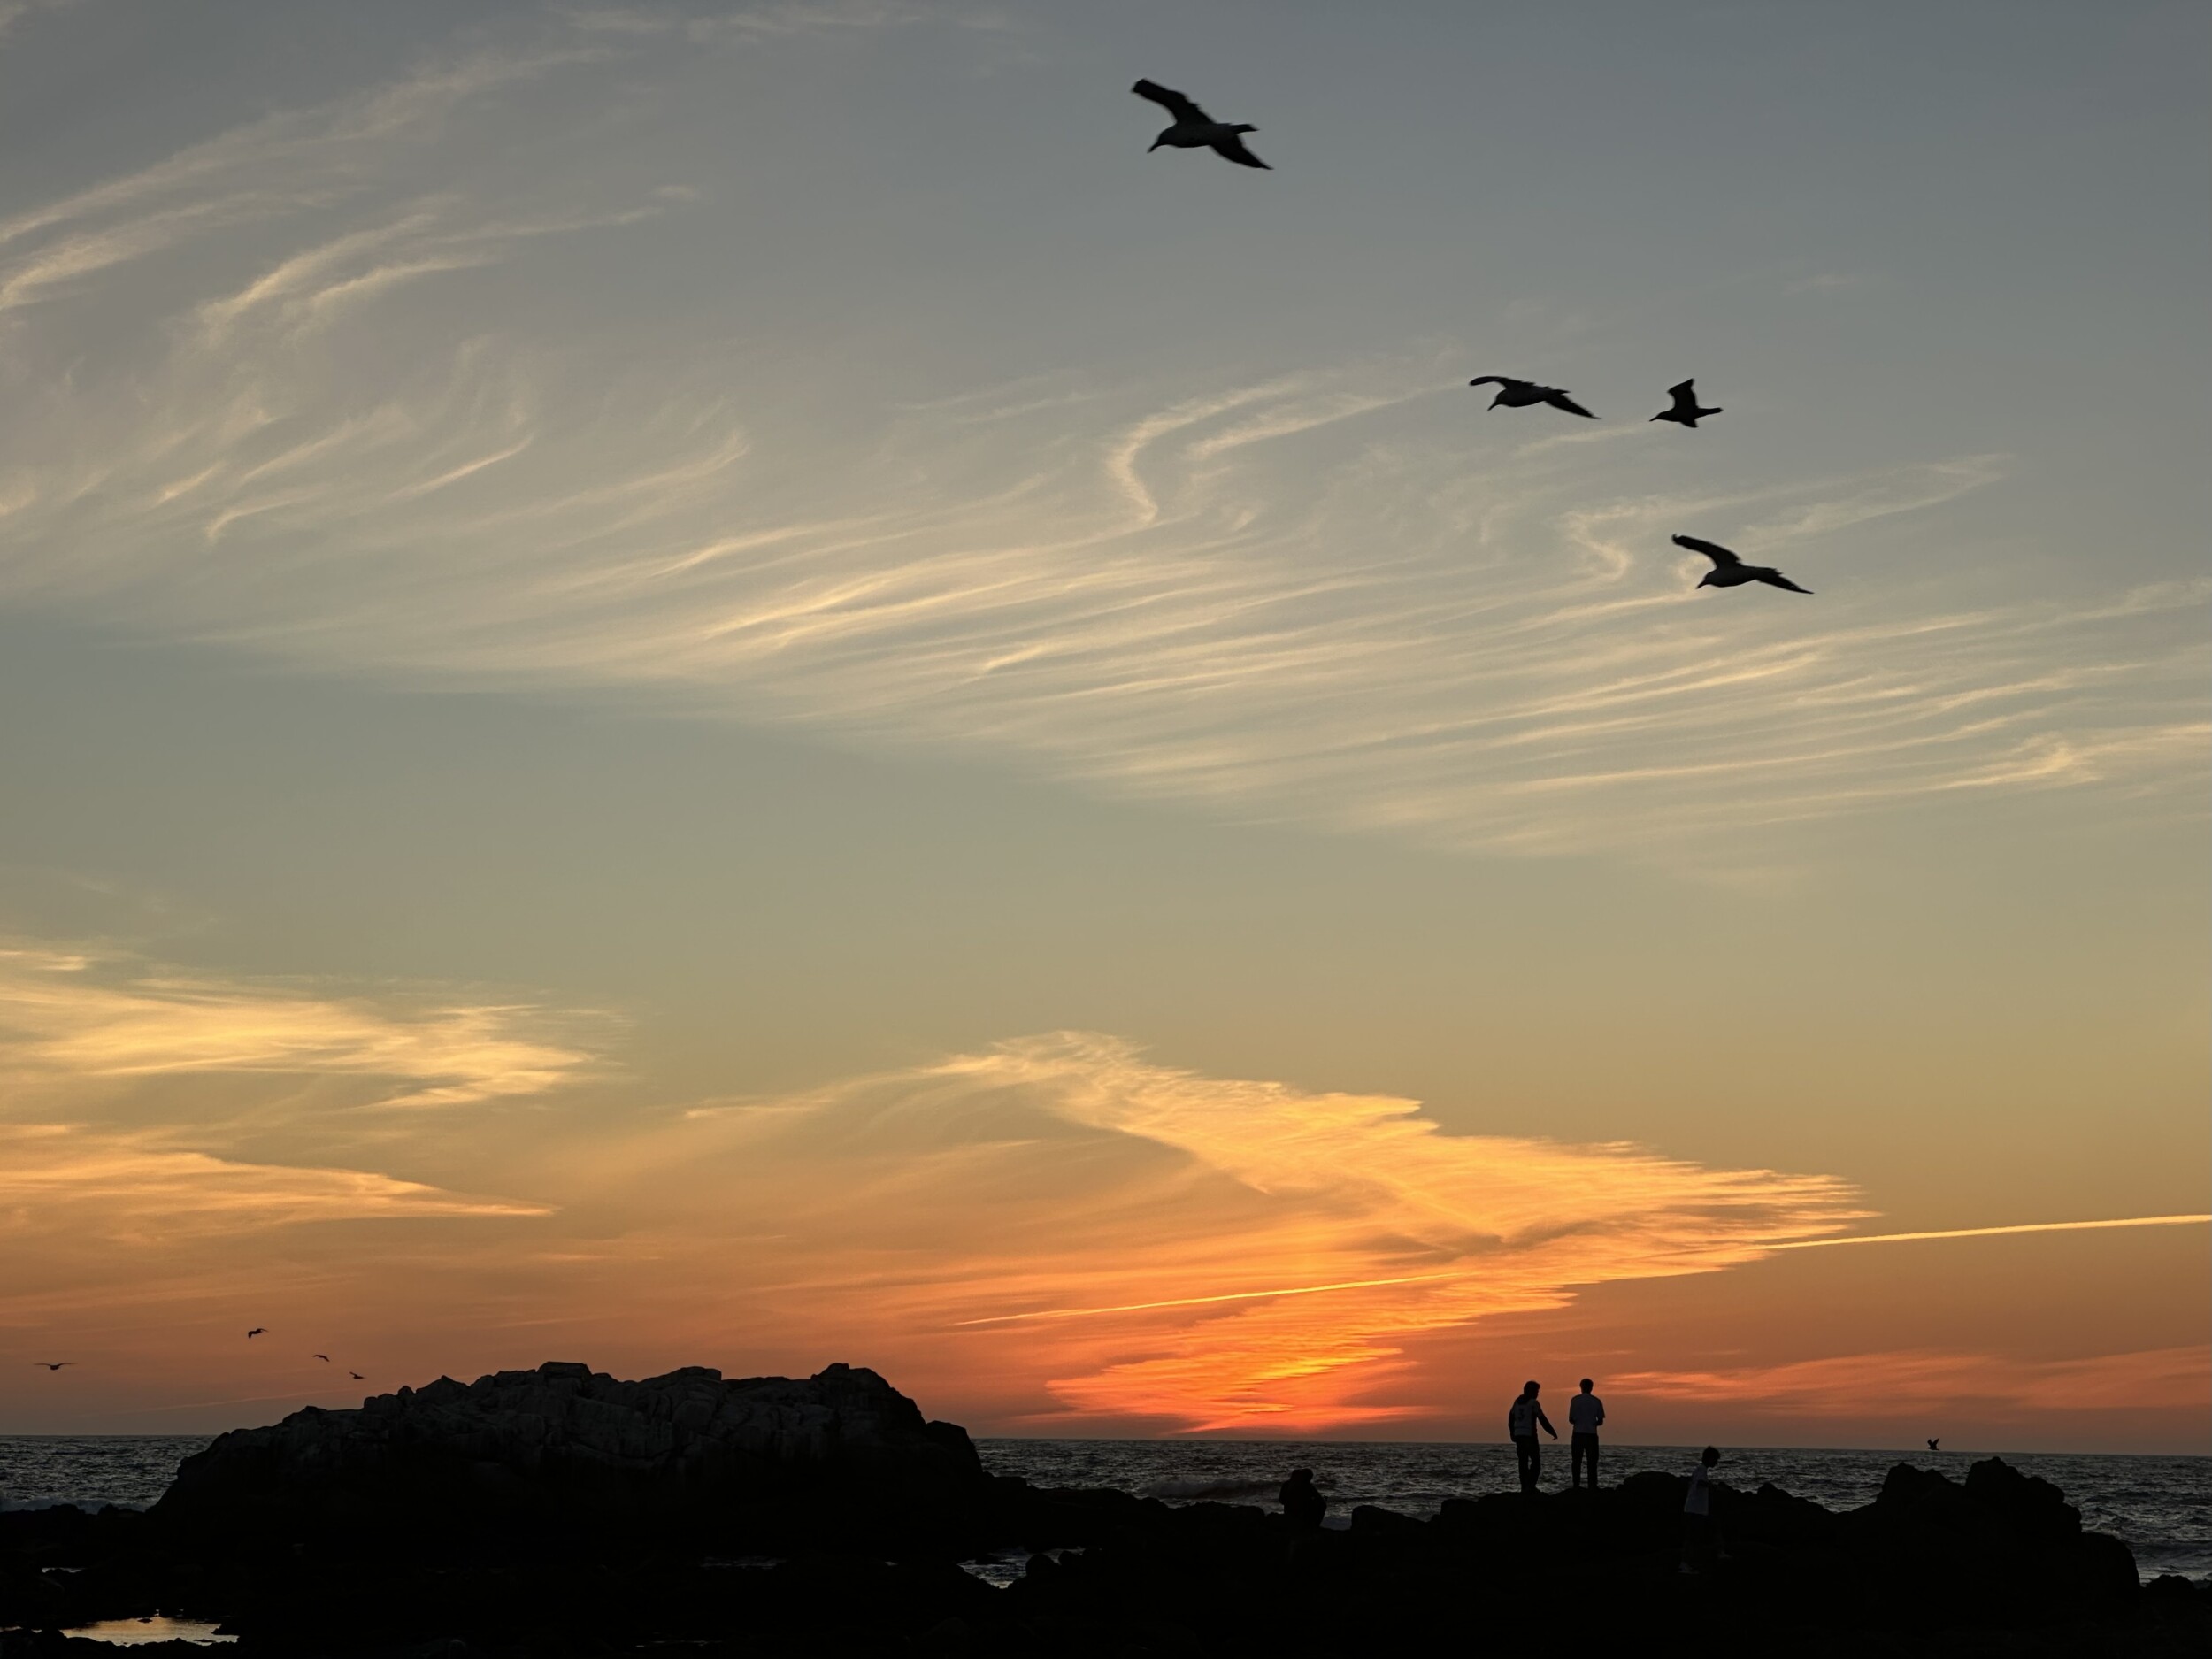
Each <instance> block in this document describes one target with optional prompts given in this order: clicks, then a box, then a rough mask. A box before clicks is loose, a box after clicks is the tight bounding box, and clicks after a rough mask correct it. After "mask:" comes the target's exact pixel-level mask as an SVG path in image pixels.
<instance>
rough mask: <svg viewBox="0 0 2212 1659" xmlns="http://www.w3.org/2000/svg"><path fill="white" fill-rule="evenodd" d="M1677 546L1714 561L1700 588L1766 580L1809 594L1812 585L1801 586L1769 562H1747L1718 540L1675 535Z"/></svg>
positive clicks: (1795, 591)
mask: <svg viewBox="0 0 2212 1659" xmlns="http://www.w3.org/2000/svg"><path fill="white" fill-rule="evenodd" d="M1674 544H1675V546H1677V547H1686V548H1687V549H1690V551H1691V552H1693V553H1702V554H1703V555H1705V557H1707V558H1709V559H1710V560H1712V561H1713V568H1712V569H1711V570H1709V571H1707V572H1705V580H1703V581H1701V582H1700V583H1698V586H1699V587H1700V588H1740V587H1742V586H1743V585H1744V584H1745V583H1746V582H1764V583H1765V584H1766V585H1767V586H1768V587H1770V588H1788V589H1789V590H1790V591H1791V592H1792V593H1793V594H1809V593H1811V592H1812V589H1811V588H1800V587H1799V586H1798V585H1797V584H1796V583H1795V582H1793V581H1792V580H1790V579H1789V578H1788V577H1786V576H1785V575H1783V574H1782V572H1780V571H1778V570H1776V569H1775V568H1774V567H1773V566H1772V565H1747V564H1745V563H1744V562H1743V561H1742V560H1741V559H1740V558H1738V557H1736V556H1735V555H1734V554H1733V553H1731V552H1730V551H1729V550H1728V549H1726V548H1724V547H1723V546H1721V544H1720V543H1719V542H1717V541H1700V540H1698V538H1697V537H1695V536H1694V535H1678V536H1677V537H1675V538H1674Z"/></svg>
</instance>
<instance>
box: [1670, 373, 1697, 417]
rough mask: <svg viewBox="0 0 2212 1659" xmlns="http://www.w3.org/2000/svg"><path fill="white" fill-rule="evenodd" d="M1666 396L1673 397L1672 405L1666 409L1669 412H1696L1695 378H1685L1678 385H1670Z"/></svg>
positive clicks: (1680, 413)
mask: <svg viewBox="0 0 2212 1659" xmlns="http://www.w3.org/2000/svg"><path fill="white" fill-rule="evenodd" d="M1667 396H1670V397H1671V398H1673V399H1674V407H1673V408H1672V409H1670V410H1669V411H1667V412H1668V413H1669V414H1671V415H1694V414H1696V413H1697V382H1696V381H1695V380H1685V381H1683V382H1682V384H1681V385H1679V386H1670V387H1669V388H1667Z"/></svg>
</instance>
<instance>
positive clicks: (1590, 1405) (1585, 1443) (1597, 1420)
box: [1567, 1377, 1605, 1492]
mask: <svg viewBox="0 0 2212 1659" xmlns="http://www.w3.org/2000/svg"><path fill="white" fill-rule="evenodd" d="M1591 1386H1592V1385H1591V1382H1590V1379H1588V1378H1587V1377H1585V1378H1584V1379H1582V1392H1581V1393H1580V1394H1577V1395H1576V1396H1575V1397H1574V1398H1573V1399H1571V1400H1570V1401H1568V1402H1567V1426H1568V1428H1569V1429H1570V1430H1571V1431H1572V1432H1571V1434H1570V1436H1569V1438H1568V1440H1567V1461H1568V1463H1569V1473H1570V1478H1571V1479H1572V1480H1573V1482H1574V1486H1575V1488H1576V1490H1578V1491H1579V1490H1580V1489H1581V1486H1582V1465H1583V1463H1585V1461H1587V1462H1588V1463H1589V1465H1590V1490H1591V1491H1593V1492H1595V1491H1596V1490H1597V1489H1598V1427H1599V1425H1601V1424H1602V1423H1603V1422H1604V1421H1605V1402H1604V1401H1602V1400H1601V1399H1599V1398H1598V1397H1597V1396H1596V1395H1595V1394H1592V1393H1591V1392H1590V1388H1591Z"/></svg>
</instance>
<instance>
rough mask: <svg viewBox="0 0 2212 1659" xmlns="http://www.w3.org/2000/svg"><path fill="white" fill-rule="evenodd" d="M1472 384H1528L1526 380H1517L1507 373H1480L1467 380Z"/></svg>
mask: <svg viewBox="0 0 2212 1659" xmlns="http://www.w3.org/2000/svg"><path fill="white" fill-rule="evenodd" d="M1467 384H1468V385H1470V386H1526V385H1527V384H1528V382H1527V381H1526V380H1515V379H1513V378H1512V376H1510V375H1507V374H1479V375H1477V376H1476V377H1475V378H1474V379H1473V380H1470V381H1468V382H1467Z"/></svg>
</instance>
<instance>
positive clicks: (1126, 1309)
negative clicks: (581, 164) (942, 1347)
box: [953, 1273, 1466, 1325]
mask: <svg viewBox="0 0 2212 1659" xmlns="http://www.w3.org/2000/svg"><path fill="white" fill-rule="evenodd" d="M1464 1277H1466V1276H1465V1275H1464V1274H1463V1273H1414V1274H1411V1275H1409V1276H1408V1277H1407V1278H1404V1279H1345V1280H1344V1281H1343V1282H1342V1283H1340V1284H1335V1285H1292V1286H1287V1287H1286V1288H1285V1289H1282V1290H1232V1291H1228V1292H1226V1293H1225V1294H1221V1295H1218V1296H1176V1297H1172V1298H1171V1299H1170V1300H1168V1301H1166V1302H1123V1303H1122V1304H1121V1305H1120V1306H1118V1307H1114V1308H1041V1309H1040V1310H1037V1311H1036V1312H1034V1313H1001V1314H994V1315H993V1316H992V1317H990V1318H987V1319H956V1320H955V1321H954V1322H953V1323H954V1324H955V1325H1011V1324H1013V1323H1014V1321H1015V1320H1017V1319H1081V1318H1087V1317H1089V1316H1090V1315H1092V1314H1097V1313H1141V1312H1143V1311H1144V1310H1146V1309H1148V1308H1195V1307H1197V1306H1198V1305H1199V1304H1200V1303H1202V1302H1258V1301H1260V1300H1262V1299H1263V1298H1264V1297H1268V1296H1317V1295H1319V1294H1321V1293H1322V1292H1323V1291H1325V1290H1367V1289H1371V1288H1372V1287H1374V1286H1379V1285H1420V1284H1425V1283H1427V1282H1428V1281H1429V1280H1431V1279H1463V1278H1464Z"/></svg>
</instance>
